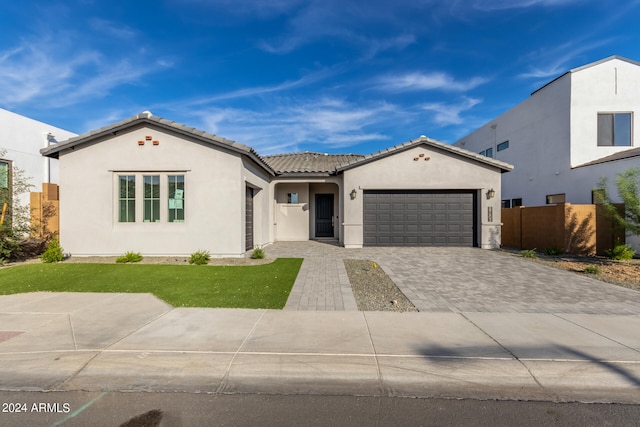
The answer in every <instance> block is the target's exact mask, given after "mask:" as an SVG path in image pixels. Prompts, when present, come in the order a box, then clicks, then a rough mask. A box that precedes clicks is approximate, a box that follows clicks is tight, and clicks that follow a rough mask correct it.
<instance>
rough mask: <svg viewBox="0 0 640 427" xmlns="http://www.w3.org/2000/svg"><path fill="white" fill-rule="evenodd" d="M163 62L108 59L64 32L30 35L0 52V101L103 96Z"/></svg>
mask: <svg viewBox="0 0 640 427" xmlns="http://www.w3.org/2000/svg"><path fill="white" fill-rule="evenodd" d="M168 66H169V64H168V63H162V62H158V61H156V62H155V63H151V64H147V63H137V62H133V60H131V59H129V58H128V57H127V55H121V56H120V57H119V58H118V59H117V60H114V59H110V58H108V57H105V55H104V54H102V53H101V52H100V51H98V50H96V49H83V48H82V47H77V46H76V43H74V38H73V36H71V35H69V34H59V35H56V36H55V37H54V36H44V37H40V38H32V39H31V40H29V41H26V40H23V41H22V42H21V43H20V44H19V45H17V46H15V47H12V48H10V49H8V50H6V51H4V52H0V94H1V95H0V96H1V99H2V102H3V103H4V104H5V105H18V104H22V103H28V102H33V101H37V102H38V104H39V105H41V106H48V107H51V106H55V107H61V106H68V105H72V104H75V103H79V102H83V101H85V100H94V99H95V98H99V97H102V96H105V95H107V94H108V93H109V92H110V91H111V90H113V89H115V88H117V87H119V86H122V85H126V84H134V83H136V82H138V81H139V80H140V79H141V78H142V76H144V75H146V74H149V73H154V72H158V71H159V70H163V69H166V67H168Z"/></svg>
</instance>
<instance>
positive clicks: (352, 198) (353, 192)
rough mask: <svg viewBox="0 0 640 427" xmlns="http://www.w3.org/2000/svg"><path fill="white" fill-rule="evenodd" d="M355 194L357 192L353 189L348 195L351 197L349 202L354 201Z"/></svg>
mask: <svg viewBox="0 0 640 427" xmlns="http://www.w3.org/2000/svg"><path fill="white" fill-rule="evenodd" d="M357 194H358V192H357V191H356V189H355V188H354V189H353V190H351V193H349V195H350V196H351V200H355V199H356V195H357Z"/></svg>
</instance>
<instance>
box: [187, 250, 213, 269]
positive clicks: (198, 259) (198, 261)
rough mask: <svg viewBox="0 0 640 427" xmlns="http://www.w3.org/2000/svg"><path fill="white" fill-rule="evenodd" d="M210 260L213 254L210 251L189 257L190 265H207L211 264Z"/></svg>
mask: <svg viewBox="0 0 640 427" xmlns="http://www.w3.org/2000/svg"><path fill="white" fill-rule="evenodd" d="M210 259H211V254H210V253H209V251H205V250H200V251H197V252H194V253H192V254H191V256H190V257H189V264H195V265H206V264H208V263H209V260H210Z"/></svg>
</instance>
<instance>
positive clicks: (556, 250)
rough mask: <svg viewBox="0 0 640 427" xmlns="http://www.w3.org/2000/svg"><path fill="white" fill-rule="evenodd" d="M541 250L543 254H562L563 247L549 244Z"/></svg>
mask: <svg viewBox="0 0 640 427" xmlns="http://www.w3.org/2000/svg"><path fill="white" fill-rule="evenodd" d="M542 252H544V253H545V255H562V254H563V253H564V249H562V248H560V247H558V246H551V247H548V248H544V249H543V250H542Z"/></svg>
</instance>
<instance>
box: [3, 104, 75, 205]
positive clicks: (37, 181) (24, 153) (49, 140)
mask: <svg viewBox="0 0 640 427" xmlns="http://www.w3.org/2000/svg"><path fill="white" fill-rule="evenodd" d="M74 136H76V134H75V133H73V132H69V131H66V130H64V129H60V128H58V127H55V126H52V125H49V124H47V123H42V122H39V121H37V120H33V119H30V118H28V117H24V116H21V115H19V114H16V113H12V112H11V111H7V110H3V109H1V108H0V198H1V199H2V200H0V209H2V205H3V204H4V202H17V203H20V204H22V205H28V204H29V193H23V194H20V195H19V196H18V199H17V200H12V198H11V193H12V187H13V180H14V176H13V169H14V167H17V168H18V169H20V170H22V171H23V172H24V178H26V179H27V181H28V183H29V184H31V185H32V189H31V190H32V191H39V190H40V186H41V185H42V183H55V184H57V183H58V161H57V160H56V159H51V158H46V157H42V155H40V149H41V148H44V147H48V146H50V145H51V144H55V143H57V141H64V140H65V139H68V138H72V137H74Z"/></svg>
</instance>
